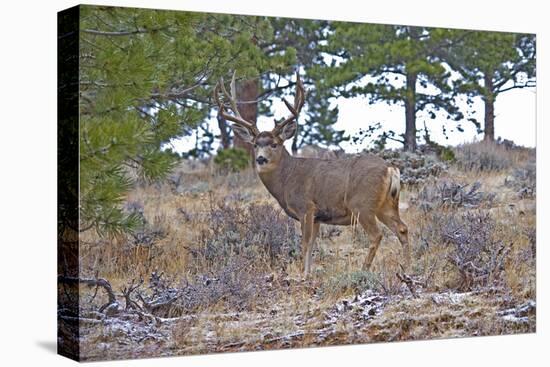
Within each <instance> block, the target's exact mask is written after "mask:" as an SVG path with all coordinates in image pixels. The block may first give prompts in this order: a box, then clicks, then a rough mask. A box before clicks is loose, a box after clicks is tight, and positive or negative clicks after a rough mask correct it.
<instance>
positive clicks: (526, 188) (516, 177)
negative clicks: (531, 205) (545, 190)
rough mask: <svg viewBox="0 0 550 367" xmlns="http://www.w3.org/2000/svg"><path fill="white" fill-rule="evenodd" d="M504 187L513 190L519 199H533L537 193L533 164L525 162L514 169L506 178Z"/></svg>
mask: <svg viewBox="0 0 550 367" xmlns="http://www.w3.org/2000/svg"><path fill="white" fill-rule="evenodd" d="M504 185H505V186H508V187H511V188H513V189H515V190H516V192H517V195H518V197H519V198H520V199H525V198H534V197H535V196H536V192H537V166H536V164H535V162H527V163H526V164H525V165H524V166H522V167H518V168H514V170H513V171H512V174H511V175H510V176H508V177H506V179H505V181H504Z"/></svg>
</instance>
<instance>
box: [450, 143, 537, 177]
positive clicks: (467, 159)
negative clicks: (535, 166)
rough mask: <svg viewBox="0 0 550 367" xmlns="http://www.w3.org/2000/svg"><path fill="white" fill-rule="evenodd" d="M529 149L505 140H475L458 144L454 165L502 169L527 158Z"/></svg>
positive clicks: (476, 168) (468, 169)
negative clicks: (474, 141) (475, 141)
mask: <svg viewBox="0 0 550 367" xmlns="http://www.w3.org/2000/svg"><path fill="white" fill-rule="evenodd" d="M530 154H531V153H530V149H527V148H522V147H518V146H516V145H513V143H510V142H509V141H506V142H500V143H499V142H494V143H492V142H477V143H471V144H464V145H461V146H458V147H457V148H456V151H455V157H456V165H457V166H458V167H459V168H460V169H462V170H466V171H502V170H506V169H508V168H510V167H513V166H515V165H517V164H518V163H519V162H520V161H523V160H525V159H527V157H528V156H529V155H530Z"/></svg>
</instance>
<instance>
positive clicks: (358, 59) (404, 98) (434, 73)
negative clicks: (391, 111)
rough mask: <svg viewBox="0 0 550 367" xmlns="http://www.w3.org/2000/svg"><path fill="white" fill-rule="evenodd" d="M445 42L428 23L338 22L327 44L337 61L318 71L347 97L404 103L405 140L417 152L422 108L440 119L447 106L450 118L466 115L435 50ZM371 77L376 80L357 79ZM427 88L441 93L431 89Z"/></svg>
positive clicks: (325, 80) (330, 84)
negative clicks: (439, 116)
mask: <svg viewBox="0 0 550 367" xmlns="http://www.w3.org/2000/svg"><path fill="white" fill-rule="evenodd" d="M441 42H442V40H441V38H440V36H439V34H437V32H435V34H434V30H432V29H429V28H424V27H411V26H395V25H378V24H356V23H340V22H335V23H333V24H332V27H331V31H330V36H329V38H328V43H327V45H326V46H325V47H324V51H325V52H326V53H327V54H329V55H331V58H332V61H331V62H330V63H329V64H328V65H326V66H325V67H324V68H320V69H318V70H317V72H318V73H319V75H323V76H324V78H323V79H324V84H325V87H327V88H337V89H338V91H339V93H340V94H341V95H342V96H344V97H352V96H357V95H365V96H368V98H369V102H370V103H377V102H380V101H383V102H386V103H388V104H395V105H399V106H403V107H404V110H405V119H404V120H405V134H404V137H403V140H402V141H401V142H402V143H403V144H404V147H405V149H406V150H414V149H415V148H416V138H417V136H416V135H417V128H416V117H417V113H418V112H419V111H429V113H430V116H431V117H432V118H435V117H436V116H435V111H437V110H443V111H446V112H447V116H448V118H453V119H455V120H460V119H461V118H462V114H461V113H460V111H459V110H458V109H457V108H456V106H455V105H454V104H453V95H452V87H451V83H450V73H449V71H448V70H447V69H446V68H445V67H444V65H443V63H442V61H441V60H440V59H439V58H438V57H437V56H436V54H435V50H436V49H437V48H438V47H440V46H441ZM365 76H370V77H371V78H374V79H375V81H374V82H368V83H367V84H366V85H361V84H359V83H356V82H360V81H361V80H362V79H363V78H364V77H365ZM427 87H431V88H434V89H435V90H436V92H435V93H429V92H428V91H427V90H426V88H427ZM385 136H386V137H391V135H388V134H386V135H385ZM392 138H394V137H392ZM394 139H395V138H394Z"/></svg>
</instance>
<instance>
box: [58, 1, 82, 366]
mask: <svg viewBox="0 0 550 367" xmlns="http://www.w3.org/2000/svg"><path fill="white" fill-rule="evenodd" d="M79 19H80V7H79V6H75V7H72V8H69V9H66V10H63V11H61V12H59V13H58V17H57V124H58V125H57V129H58V131H57V198H58V199H57V200H58V204H57V205H58V206H57V274H58V284H57V313H58V316H57V317H58V320H57V322H58V323H57V352H58V354H60V355H63V356H65V357H68V358H71V359H74V360H79V359H80V348H79V324H78V314H79V292H78V269H79V254H78V252H79V231H78V197H79V195H78V193H79V189H78V187H79V185H78V177H79V175H78V162H79V159H78V151H79V149H78V131H79V117H78V98H79V96H78V92H79V87H78V55H79V23H80V22H79ZM71 280H76V282H74V281H71Z"/></svg>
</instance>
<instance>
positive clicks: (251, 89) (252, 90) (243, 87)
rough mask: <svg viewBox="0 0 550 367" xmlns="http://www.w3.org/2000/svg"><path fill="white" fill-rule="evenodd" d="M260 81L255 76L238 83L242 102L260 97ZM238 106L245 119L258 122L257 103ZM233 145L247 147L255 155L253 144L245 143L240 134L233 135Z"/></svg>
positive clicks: (254, 122) (239, 98) (238, 95)
mask: <svg viewBox="0 0 550 367" xmlns="http://www.w3.org/2000/svg"><path fill="white" fill-rule="evenodd" d="M258 82H259V80H258V79H257V78H254V79H249V80H244V81H242V82H239V83H237V87H236V89H237V90H236V92H237V100H238V101H241V102H247V101H254V100H256V99H257V98H258V90H259V86H258ZM237 108H238V109H239V113H240V114H241V116H242V117H243V118H244V119H245V120H247V121H249V122H251V123H253V124H256V120H257V119H258V104H257V103H240V104H238V106H237ZM233 146H234V147H235V148H242V149H245V150H246V151H248V152H249V153H250V155H251V156H252V155H253V149H252V145H250V144H248V143H245V142H244V141H242V139H240V138H239V137H238V136H234V137H233Z"/></svg>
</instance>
